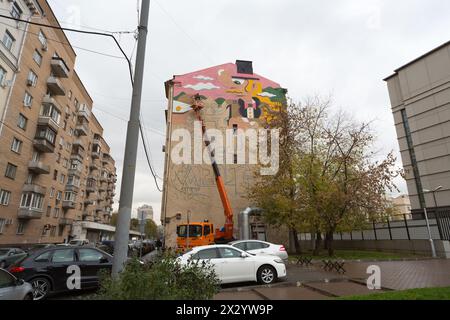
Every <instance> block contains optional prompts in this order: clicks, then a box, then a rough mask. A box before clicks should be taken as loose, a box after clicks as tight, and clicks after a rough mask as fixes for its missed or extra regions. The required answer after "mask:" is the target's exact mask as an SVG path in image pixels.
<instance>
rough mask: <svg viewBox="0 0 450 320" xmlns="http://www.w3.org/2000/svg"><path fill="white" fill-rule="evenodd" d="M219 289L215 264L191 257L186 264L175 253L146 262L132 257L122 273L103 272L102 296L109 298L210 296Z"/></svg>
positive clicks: (137, 298)
mask: <svg viewBox="0 0 450 320" xmlns="http://www.w3.org/2000/svg"><path fill="white" fill-rule="evenodd" d="M218 291H219V280H218V278H217V276H216V274H215V272H214V270H213V268H212V267H211V266H208V265H203V264H201V263H198V262H194V261H190V262H189V263H188V264H187V265H185V266H182V265H180V263H179V262H178V261H177V260H176V257H175V256H173V255H171V254H166V255H164V256H160V257H158V258H156V259H155V260H154V261H152V262H150V263H147V264H142V263H141V262H139V260H137V259H132V260H130V261H129V263H128V264H127V266H126V267H125V269H124V270H123V271H122V272H121V273H120V274H119V276H118V277H117V278H115V279H113V278H112V277H111V276H110V275H105V274H103V275H102V276H101V287H100V290H99V293H98V294H97V298H98V299H105V300H207V299H212V298H213V297H214V295H215V294H216V293H217V292H218Z"/></svg>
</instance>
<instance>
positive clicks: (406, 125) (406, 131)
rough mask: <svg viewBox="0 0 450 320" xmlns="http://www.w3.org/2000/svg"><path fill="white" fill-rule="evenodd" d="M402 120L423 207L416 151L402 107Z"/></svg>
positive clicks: (423, 199)
mask: <svg viewBox="0 0 450 320" xmlns="http://www.w3.org/2000/svg"><path fill="white" fill-rule="evenodd" d="M401 114H402V120H403V128H404V129H405V134H406V143H407V145H408V149H409V156H410V158H411V166H412V168H413V173H414V180H415V182H416V188H417V193H418V196H419V202H420V207H421V208H425V207H426V202H425V196H424V194H423V187H422V181H421V179H420V172H419V166H418V164H417V158H416V152H415V151H414V143H413V141H412V135H411V128H410V126H409V120H408V115H407V114H406V110H405V109H403V110H402V111H401Z"/></svg>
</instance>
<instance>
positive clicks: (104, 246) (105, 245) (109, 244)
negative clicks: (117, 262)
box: [97, 240, 114, 255]
mask: <svg viewBox="0 0 450 320" xmlns="http://www.w3.org/2000/svg"><path fill="white" fill-rule="evenodd" d="M97 248H98V249H100V250H103V251H105V252H107V253H109V254H111V255H112V254H114V241H113V240H103V241H101V242H100V243H98V244H97Z"/></svg>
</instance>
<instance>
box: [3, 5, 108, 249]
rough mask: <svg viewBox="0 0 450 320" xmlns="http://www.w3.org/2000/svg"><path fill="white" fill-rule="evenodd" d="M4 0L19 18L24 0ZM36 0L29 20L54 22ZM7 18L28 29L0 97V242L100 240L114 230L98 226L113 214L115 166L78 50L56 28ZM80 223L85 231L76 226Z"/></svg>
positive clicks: (49, 12) (105, 222) (13, 23)
mask: <svg viewBox="0 0 450 320" xmlns="http://www.w3.org/2000/svg"><path fill="white" fill-rule="evenodd" d="M32 2H33V1H23V3H25V4H27V5H29V4H30V3H32ZM5 3H7V4H8V5H9V8H11V6H15V5H19V6H20V7H21V8H23V9H22V13H21V14H20V15H19V17H21V19H24V17H22V16H23V15H24V13H23V12H24V8H25V7H23V4H20V2H19V1H3V3H2V5H5ZM36 5H37V8H38V10H37V12H38V13H36V14H34V15H33V16H32V17H31V21H34V22H39V23H42V24H50V25H55V26H59V23H58V21H57V19H56V17H55V15H54V13H53V11H52V10H51V8H50V6H49V4H48V3H47V1H45V0H38V1H37V3H36ZM28 8H30V7H28ZM0 22H1V24H3V22H4V19H1V18H0ZM5 23H9V24H11V25H12V26H10V27H8V30H9V28H11V30H12V29H13V27H14V26H17V28H23V30H26V33H25V39H24V42H23V45H22V47H21V48H19V49H18V52H21V53H20V55H19V57H18V68H17V69H16V71H15V73H14V75H13V78H14V80H13V83H12V84H11V86H10V87H9V90H10V93H9V98H8V99H7V100H6V101H3V100H2V101H1V103H5V104H6V107H5V112H4V113H3V116H2V119H1V124H2V130H1V135H0V244H23V243H42V242H46V243H59V242H63V241H67V240H69V239H71V238H78V237H79V236H80V232H83V234H84V235H86V233H88V234H89V235H90V240H93V241H98V240H100V239H101V237H102V236H103V235H104V233H105V232H111V231H110V230H109V228H106V227H103V226H104V225H106V224H108V223H109V221H110V215H111V213H112V204H113V198H114V192H115V182H116V168H115V163H114V160H113V158H112V157H111V155H110V148H109V146H108V144H107V143H106V141H105V140H104V139H103V128H102V126H101V124H100V123H99V122H98V120H97V119H96V117H95V115H94V114H93V112H92V105H93V101H92V98H91V97H90V95H89V93H88V91H87V90H86V88H85V87H84V85H83V83H82V81H81V80H80V78H79V77H78V75H77V73H76V71H75V70H74V66H75V60H76V54H75V51H74V50H73V48H72V47H71V46H70V43H69V41H68V39H67V38H66V36H65V34H64V32H63V31H61V30H58V29H51V28H45V27H40V26H36V25H28V26H23V25H20V24H16V23H15V22H14V21H12V23H11V21H9V22H5ZM5 32H6V31H5ZM8 32H11V33H12V31H8ZM2 65H3V63H2ZM7 89H8V88H7ZM1 90H2V89H0V91H1ZM78 222H83V225H82V226H83V228H84V229H83V228H74V227H73V226H74V225H75V224H77V223H78ZM77 225H78V226H79V223H78V224H77ZM108 227H109V226H108ZM108 230H109V231H108Z"/></svg>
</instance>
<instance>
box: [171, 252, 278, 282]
mask: <svg viewBox="0 0 450 320" xmlns="http://www.w3.org/2000/svg"><path fill="white" fill-rule="evenodd" d="M178 259H179V261H180V263H181V264H187V263H188V262H189V261H190V260H194V261H201V262H203V261H206V262H207V263H210V264H211V265H212V266H213V267H214V270H215V272H216V274H217V276H218V278H219V280H220V282H221V283H223V284H224V283H234V282H248V281H257V282H259V283H262V284H270V283H273V282H275V281H277V279H280V278H285V277H286V266H285V264H284V262H283V260H281V259H280V258H278V257H274V256H269V255H253V254H250V253H247V252H245V251H243V250H241V249H238V248H235V247H233V246H230V245H209V246H201V247H195V248H193V249H192V250H191V251H189V252H187V253H185V254H184V255H182V256H181V257H179V258H178Z"/></svg>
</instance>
